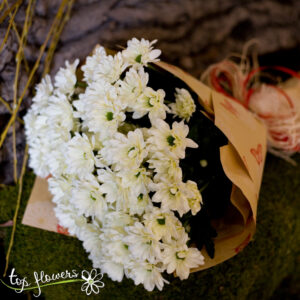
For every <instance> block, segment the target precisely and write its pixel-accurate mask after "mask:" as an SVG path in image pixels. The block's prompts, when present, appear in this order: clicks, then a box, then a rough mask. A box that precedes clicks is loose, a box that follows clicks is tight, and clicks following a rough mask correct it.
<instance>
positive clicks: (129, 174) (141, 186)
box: [118, 168, 152, 196]
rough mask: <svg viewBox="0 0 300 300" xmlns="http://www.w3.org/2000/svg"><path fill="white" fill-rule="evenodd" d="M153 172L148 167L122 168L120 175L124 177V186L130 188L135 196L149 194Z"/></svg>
mask: <svg viewBox="0 0 300 300" xmlns="http://www.w3.org/2000/svg"><path fill="white" fill-rule="evenodd" d="M150 175H151V173H150V172H149V171H148V170H147V169H146V168H132V169H122V170H121V171H119V172H118V176H119V177H120V178H121V179H122V186H123V187H124V188H130V189H131V191H132V193H133V194H134V195H135V196H138V195H139V194H141V193H142V194H147V193H148V192H149V191H150V186H151V185H152V180H151V177H150Z"/></svg>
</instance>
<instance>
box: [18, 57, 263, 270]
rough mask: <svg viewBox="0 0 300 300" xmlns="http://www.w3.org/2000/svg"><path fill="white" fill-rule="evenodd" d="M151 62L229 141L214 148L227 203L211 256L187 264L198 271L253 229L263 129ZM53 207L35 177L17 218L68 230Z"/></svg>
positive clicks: (227, 102) (193, 82) (190, 80)
mask: <svg viewBox="0 0 300 300" xmlns="http://www.w3.org/2000/svg"><path fill="white" fill-rule="evenodd" d="M157 65H158V66H159V67H161V68H163V69H164V70H166V71H168V72H170V73H172V74H173V75H175V76H176V77H178V78H180V79H181V80H182V81H184V82H185V83H186V84H187V85H188V86H189V87H190V88H191V89H192V90H193V91H194V92H195V93H196V94H197V95H198V97H199V102H200V104H201V105H202V106H203V107H204V109H205V112H204V114H205V115H206V116H207V117H209V118H210V119H211V120H213V121H214V123H215V125H216V126H217V127H218V128H219V129H220V130H221V131H222V132H223V133H224V134H225V135H226V137H227V138H228V141H229V142H228V145H226V146H223V147H221V148H220V157H221V163H222V166H223V169H224V172H225V174H226V176H227V177H228V178H229V179H230V180H231V182H232V192H231V199H230V200H231V203H232V207H231V209H229V211H228V213H227V215H226V216H225V217H224V220H221V221H218V222H216V223H215V224H214V226H215V228H216V230H217V232H218V237H217V238H215V239H214V242H215V257H214V258H213V259H211V258H210V257H209V256H208V255H207V253H206V251H205V250H204V249H202V253H203V255H204V257H205V265H204V266H201V267H199V268H197V269H195V270H193V271H199V270H203V269H207V268H210V267H212V266H215V265H217V264H219V263H221V262H223V261H225V260H227V259H229V258H231V257H232V256H234V255H236V254H237V253H238V252H240V251H241V250H242V249H243V248H244V247H245V246H246V245H247V244H248V243H249V242H250V240H251V238H252V236H253V234H254V232H255V224H256V211H257V203H258V195H259V190H260V185H261V180H262V174H263V167H264V162H265V155H266V129H265V127H264V125H263V124H262V123H261V122H260V121H258V120H257V119H256V118H255V117H254V116H253V115H252V114H251V113H250V112H248V111H247V110H246V109H245V108H244V107H243V106H242V105H240V104H239V103H236V102H234V101H232V100H231V99H229V98H227V97H226V96H224V95H222V94H219V93H217V92H215V91H213V90H212V89H211V88H209V87H207V86H206V85H204V84H203V83H201V82H200V81H199V80H197V79H196V78H194V77H192V76H191V75H189V74H187V73H185V72H184V71H183V70H181V69H179V68H177V67H175V66H172V65H170V64H167V63H164V62H159V63H157ZM53 207H54V204H53V203H52V202H51V194H50V192H48V189H47V181H46V179H41V178H37V179H36V181H35V184H34V187H33V190H32V193H31V196H30V199H29V201H28V204H27V208H26V211H25V214H24V217H23V221H22V223H23V224H25V225H29V226H33V227H37V228H41V229H45V230H50V231H56V232H59V233H63V234H68V232H67V231H66V230H65V229H64V228H62V227H60V226H59V224H58V221H57V219H56V217H55V215H54V213H53Z"/></svg>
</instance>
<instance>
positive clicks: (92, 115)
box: [73, 80, 125, 140]
mask: <svg viewBox="0 0 300 300" xmlns="http://www.w3.org/2000/svg"><path fill="white" fill-rule="evenodd" d="M73 105H74V106H75V108H76V109H77V111H76V112H74V115H75V117H78V118H81V119H82V120H83V124H82V126H83V127H84V128H87V129H88V130H89V131H92V132H95V133H99V134H100V137H101V139H102V140H104V139H106V138H108V137H111V136H112V135H113V134H114V133H116V132H117V129H118V126H119V125H120V124H121V123H122V122H123V121H124V120H125V114H124V106H123V105H122V103H121V102H120V101H119V99H118V98H117V93H116V89H115V88H114V87H113V86H112V85H110V84H109V83H107V82H106V81H105V80H98V81H97V82H93V83H92V84H91V85H89V86H88V87H87V88H86V90H85V93H83V94H80V95H79V100H76V101H73Z"/></svg>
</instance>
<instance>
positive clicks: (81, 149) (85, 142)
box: [65, 132, 95, 178]
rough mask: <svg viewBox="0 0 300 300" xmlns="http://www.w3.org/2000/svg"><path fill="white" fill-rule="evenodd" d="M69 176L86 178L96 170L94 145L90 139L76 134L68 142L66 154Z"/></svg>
mask: <svg viewBox="0 0 300 300" xmlns="http://www.w3.org/2000/svg"><path fill="white" fill-rule="evenodd" d="M65 158H66V163H67V166H68V167H67V172H68V174H76V175H77V176H79V177H80V178H84V177H86V176H88V175H89V174H91V173H92V172H93V170H94V165H95V157H94V153H93V143H92V142H91V141H90V140H89V139H88V137H87V136H86V135H85V134H83V135H82V136H81V135H80V134H79V133H78V132H75V136H74V137H73V138H72V139H71V140H70V141H69V142H68V144H67V149H66V153H65Z"/></svg>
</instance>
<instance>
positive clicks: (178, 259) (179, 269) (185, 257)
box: [163, 242, 204, 280]
mask: <svg viewBox="0 0 300 300" xmlns="http://www.w3.org/2000/svg"><path fill="white" fill-rule="evenodd" d="M163 262H164V264H165V266H166V268H167V272H168V273H173V272H174V271H176V274H177V275H178V276H179V278H180V279H181V280H184V279H187V278H188V277H189V274H190V270H191V269H192V268H197V267H198V266H200V265H203V264H204V257H203V256H202V254H201V252H200V251H199V250H198V249H197V248H188V247H187V245H185V244H181V243H180V244H178V243H177V242H174V243H171V244H169V245H166V246H165V249H164V251H163Z"/></svg>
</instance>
